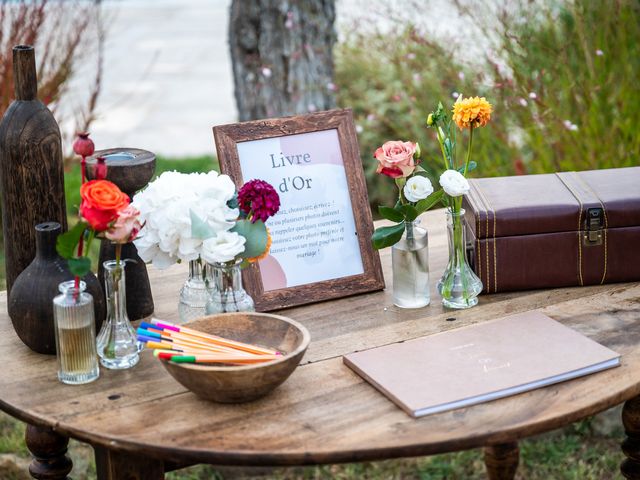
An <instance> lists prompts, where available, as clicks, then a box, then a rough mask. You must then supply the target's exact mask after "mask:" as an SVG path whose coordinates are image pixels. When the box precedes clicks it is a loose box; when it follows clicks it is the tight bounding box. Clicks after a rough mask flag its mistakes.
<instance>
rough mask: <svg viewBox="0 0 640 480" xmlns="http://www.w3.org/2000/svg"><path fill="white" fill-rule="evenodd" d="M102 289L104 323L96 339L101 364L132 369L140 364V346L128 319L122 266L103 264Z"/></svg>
mask: <svg viewBox="0 0 640 480" xmlns="http://www.w3.org/2000/svg"><path fill="white" fill-rule="evenodd" d="M102 265H103V267H104V285H105V297H106V302H107V319H106V320H105V322H104V324H103V325H102V329H101V330H100V334H99V335H98V339H97V343H98V356H99V357H100V363H101V364H102V365H103V366H104V367H106V368H109V369H112V370H122V369H125V368H131V367H133V366H134V365H136V364H137V363H138V362H139V361H140V356H139V352H140V350H141V349H142V345H141V344H139V343H138V340H137V338H136V331H135V330H134V328H133V326H132V325H131V322H130V321H129V317H128V316H127V309H126V307H127V296H126V288H125V273H124V262H123V261H120V262H118V261H116V260H108V261H106V262H104V263H103V264H102Z"/></svg>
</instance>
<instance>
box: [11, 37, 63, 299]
mask: <svg viewBox="0 0 640 480" xmlns="http://www.w3.org/2000/svg"><path fill="white" fill-rule="evenodd" d="M13 76H14V83H15V93H16V99H15V101H14V102H13V103H12V104H11V105H10V106H9V108H8V109H7V111H6V112H5V114H4V117H3V118H2V122H1V123H0V189H1V190H2V227H3V233H4V249H5V257H6V260H5V261H6V270H7V293H9V292H10V291H11V286H12V285H13V282H14V281H15V279H16V278H17V277H18V275H19V274H20V273H21V272H22V271H23V270H24V269H25V268H26V267H27V266H28V265H29V264H30V263H31V261H32V260H33V258H34V256H35V252H36V237H35V229H34V227H35V226H36V225H37V224H39V223H43V222H49V221H51V222H58V223H60V225H62V229H63V231H66V230H67V215H66V209H65V200H64V173H63V170H62V141H61V138H60V129H59V128H58V124H57V123H56V121H55V119H54V118H53V115H52V114H51V112H50V111H49V109H48V108H47V107H45V106H44V104H43V103H42V102H40V101H39V100H38V99H37V97H36V95H37V93H38V87H37V77H36V60H35V52H34V50H33V47H32V46H25V45H19V46H17V47H14V48H13Z"/></svg>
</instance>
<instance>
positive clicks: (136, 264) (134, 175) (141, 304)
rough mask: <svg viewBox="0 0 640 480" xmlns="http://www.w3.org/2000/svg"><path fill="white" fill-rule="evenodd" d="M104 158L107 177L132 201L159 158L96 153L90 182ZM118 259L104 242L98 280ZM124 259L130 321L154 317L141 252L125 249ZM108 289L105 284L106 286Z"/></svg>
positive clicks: (129, 151) (133, 152)
mask: <svg viewBox="0 0 640 480" xmlns="http://www.w3.org/2000/svg"><path fill="white" fill-rule="evenodd" d="M98 157H104V159H105V164H106V165H107V177H106V179H107V180H109V181H110V182H113V183H115V184H116V185H117V186H118V187H119V188H120V190H122V191H123V192H124V193H126V194H127V195H129V197H130V198H131V199H133V196H134V195H135V193H136V192H137V191H138V190H140V189H141V188H143V187H144V186H146V185H147V183H149V180H151V177H153V174H154V172H155V168H156V156H155V155H154V154H153V153H151V152H148V151H146V150H140V149H137V148H111V149H108V150H99V151H96V152H95V153H94V154H93V156H92V157H90V158H88V159H87V178H88V179H89V180H93V179H95V177H96V175H95V166H96V164H97V158H98ZM115 258H116V253H115V245H114V244H113V243H111V242H110V241H109V240H103V241H102V243H101V245H100V261H99V265H98V277H99V278H100V279H101V280H103V279H104V267H103V264H104V262H105V261H107V260H114V259H115ZM121 258H122V259H123V260H125V262H126V265H125V273H126V275H125V279H126V284H125V286H126V291H127V315H128V316H129V319H130V320H132V321H134V320H140V319H142V318H147V317H149V316H151V314H153V309H154V305H153V296H152V295H151V285H150V283H149V274H148V272H147V266H146V265H145V263H144V261H143V260H142V259H141V258H140V256H139V255H138V249H137V248H136V246H135V245H134V244H133V243H127V244H125V245H123V246H122V252H121ZM102 285H103V288H104V283H102Z"/></svg>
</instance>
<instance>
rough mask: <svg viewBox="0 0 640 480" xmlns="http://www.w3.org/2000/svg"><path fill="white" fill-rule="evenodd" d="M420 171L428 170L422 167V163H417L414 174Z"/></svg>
mask: <svg viewBox="0 0 640 480" xmlns="http://www.w3.org/2000/svg"><path fill="white" fill-rule="evenodd" d="M418 172H426V170H425V169H424V168H422V167H421V166H420V165H416V168H415V169H414V170H413V174H414V175H415V174H416V173H418Z"/></svg>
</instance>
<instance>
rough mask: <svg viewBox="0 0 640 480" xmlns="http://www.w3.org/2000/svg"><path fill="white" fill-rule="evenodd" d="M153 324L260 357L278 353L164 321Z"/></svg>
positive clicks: (156, 320) (153, 322)
mask: <svg viewBox="0 0 640 480" xmlns="http://www.w3.org/2000/svg"><path fill="white" fill-rule="evenodd" d="M151 323H152V324H154V325H155V326H156V328H160V329H162V330H169V331H174V332H179V333H183V334H185V335H189V336H191V337H198V338H200V339H205V340H208V341H209V342H211V343H215V344H217V345H222V346H224V347H231V348H235V349H238V350H243V351H245V352H249V353H255V354H259V355H277V354H278V352H277V351H276V350H274V349H271V348H263V347H259V346H257V345H251V344H248V343H242V342H237V341H235V340H229V339H227V338H222V337H218V336H217V335H210V334H208V333H204V332H199V331H198V330H194V329H192V328H188V327H183V326H182V325H174V324H172V323H169V322H166V321H164V320H159V319H157V318H153V319H152V320H151Z"/></svg>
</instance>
